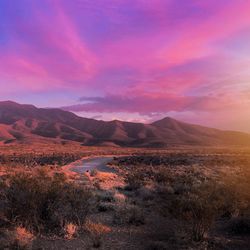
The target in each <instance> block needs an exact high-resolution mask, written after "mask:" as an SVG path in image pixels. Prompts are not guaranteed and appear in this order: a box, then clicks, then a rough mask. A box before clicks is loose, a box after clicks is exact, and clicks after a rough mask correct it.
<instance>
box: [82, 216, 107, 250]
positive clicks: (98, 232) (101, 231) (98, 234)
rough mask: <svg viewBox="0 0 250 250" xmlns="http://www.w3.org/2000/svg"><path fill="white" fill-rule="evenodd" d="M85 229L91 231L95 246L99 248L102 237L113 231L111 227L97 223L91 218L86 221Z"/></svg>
mask: <svg viewBox="0 0 250 250" xmlns="http://www.w3.org/2000/svg"><path fill="white" fill-rule="evenodd" d="M84 227H85V230H86V231H87V232H88V233H89V235H90V238H91V240H92V243H93V247H94V248H99V247H100V246H101V243H102V237H103V236H104V235H105V234H107V233H109V232H111V228H110V227H108V226H106V225H103V224H101V223H95V222H92V221H90V220H87V221H86V222H85V226H84Z"/></svg>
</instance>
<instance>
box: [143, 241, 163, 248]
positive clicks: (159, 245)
mask: <svg viewBox="0 0 250 250" xmlns="http://www.w3.org/2000/svg"><path fill="white" fill-rule="evenodd" d="M146 249H147V250H167V249H168V248H167V247H166V246H165V245H164V243H162V242H157V241H155V242H150V243H149V244H148V246H147V248H146Z"/></svg>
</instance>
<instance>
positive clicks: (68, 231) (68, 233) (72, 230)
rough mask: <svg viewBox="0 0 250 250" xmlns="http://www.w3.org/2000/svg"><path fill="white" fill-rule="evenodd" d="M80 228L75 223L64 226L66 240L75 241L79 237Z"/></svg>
mask: <svg viewBox="0 0 250 250" xmlns="http://www.w3.org/2000/svg"><path fill="white" fill-rule="evenodd" d="M77 231H78V226H77V225H75V224H73V223H67V224H66V225H65V226H64V232H65V236H64V237H65V238H66V239H68V240H71V239H73V238H74V237H75V236H76V235H77Z"/></svg>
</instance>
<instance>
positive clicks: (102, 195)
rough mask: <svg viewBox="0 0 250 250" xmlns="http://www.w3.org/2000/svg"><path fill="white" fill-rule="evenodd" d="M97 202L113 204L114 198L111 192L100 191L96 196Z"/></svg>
mask: <svg viewBox="0 0 250 250" xmlns="http://www.w3.org/2000/svg"><path fill="white" fill-rule="evenodd" d="M97 198H98V201H102V202H114V201H115V198H114V194H113V192H112V191H108V190H105V191H100V192H99V193H98V195H97Z"/></svg>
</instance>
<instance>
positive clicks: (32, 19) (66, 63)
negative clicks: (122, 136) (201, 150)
mask: <svg viewBox="0 0 250 250" xmlns="http://www.w3.org/2000/svg"><path fill="white" fill-rule="evenodd" d="M249 9H250V2H249V1H246V0H221V1H215V0H209V1H200V0H190V1H186V0H180V1H176V0H127V1H122V0H106V1H103V0H95V1H93V0H75V1H67V0H61V1H59V0H36V1H33V0H22V1H19V0H12V1H9V0H0V57H1V61H0V93H1V100H12V101H16V102H19V103H29V104H34V105H36V106H38V107H63V108H64V109H65V110H68V111H73V112H75V113H76V114H78V115H80V116H84V117H91V118H96V119H101V120H113V119H120V120H126V121H139V122H146V123H149V122H152V121H155V120H158V119H160V118H163V117H166V116H170V117H173V118H175V119H178V120H182V121H186V122H191V123H196V124H202V125H206V126H212V127H216V128H222V129H232V130H240V131H245V132H250V129H249V124H250V118H249V117H250V109H249V105H250V71H249V67H250V59H249V56H248V55H249V52H250V43H249V39H250V15H249Z"/></svg>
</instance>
